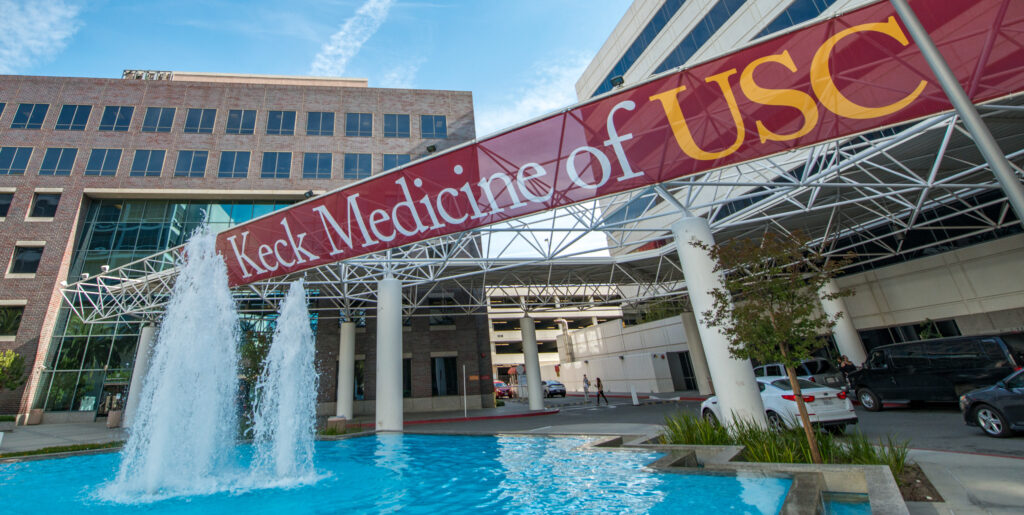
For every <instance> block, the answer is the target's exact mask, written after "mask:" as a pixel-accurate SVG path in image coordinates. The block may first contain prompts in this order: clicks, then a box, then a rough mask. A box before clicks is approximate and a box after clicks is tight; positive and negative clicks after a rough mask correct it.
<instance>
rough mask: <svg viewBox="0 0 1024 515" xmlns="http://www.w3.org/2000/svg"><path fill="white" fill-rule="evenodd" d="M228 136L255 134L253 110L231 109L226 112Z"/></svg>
mask: <svg viewBox="0 0 1024 515" xmlns="http://www.w3.org/2000/svg"><path fill="white" fill-rule="evenodd" d="M224 132H226V133H228V134H254V133H255V132H256V110H255V109H232V110H230V111H228V126H227V129H226V130H225V131H224Z"/></svg>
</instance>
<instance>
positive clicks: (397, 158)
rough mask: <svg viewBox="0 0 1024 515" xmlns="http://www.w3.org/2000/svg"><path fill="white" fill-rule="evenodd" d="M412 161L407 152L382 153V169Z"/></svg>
mask: <svg viewBox="0 0 1024 515" xmlns="http://www.w3.org/2000/svg"><path fill="white" fill-rule="evenodd" d="M409 161H412V156H410V155H409V154H384V170H390V169H392V168H397V167H399V166H402V165H404V164H406V163H408V162H409Z"/></svg>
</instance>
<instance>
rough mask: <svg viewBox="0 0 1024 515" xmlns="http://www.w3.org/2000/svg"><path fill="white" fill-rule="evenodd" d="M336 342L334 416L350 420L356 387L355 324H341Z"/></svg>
mask: <svg viewBox="0 0 1024 515" xmlns="http://www.w3.org/2000/svg"><path fill="white" fill-rule="evenodd" d="M339 336H340V338H339V342H338V403H337V410H336V413H335V414H336V415H337V416H339V417H341V418H343V419H345V420H352V415H353V400H352V399H353V398H354V397H355V391H354V390H355V387H356V377H355V376H356V323H355V322H342V323H341V331H340V335H339Z"/></svg>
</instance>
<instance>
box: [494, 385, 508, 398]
mask: <svg viewBox="0 0 1024 515" xmlns="http://www.w3.org/2000/svg"><path fill="white" fill-rule="evenodd" d="M494 396H495V397H497V398H499V399H511V398H512V387H510V386H509V385H507V384H505V382H504V381H495V382H494Z"/></svg>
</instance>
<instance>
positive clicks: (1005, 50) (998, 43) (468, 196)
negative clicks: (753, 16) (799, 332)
mask: <svg viewBox="0 0 1024 515" xmlns="http://www.w3.org/2000/svg"><path fill="white" fill-rule="evenodd" d="M911 4H912V6H913V7H914V8H915V10H916V11H917V13H918V16H919V17H920V19H921V22H922V24H923V25H924V26H925V28H926V29H927V30H928V32H929V33H930V34H931V36H932V38H933V39H934V40H935V43H936V45H937V46H938V47H939V50H940V51H941V52H942V54H943V55H944V56H945V58H946V60H947V61H948V63H949V65H950V67H951V68H952V70H953V72H954V73H955V74H956V76H957V77H958V78H959V80H960V83H961V84H962V85H963V87H964V89H965V90H966V91H967V92H968V94H969V95H970V96H971V98H972V99H974V101H976V102H978V101H984V100H989V99H993V98H998V97H1002V96H1006V95H1009V94H1012V93H1016V92H1019V91H1022V90H1024V46H1022V45H1021V44H1020V43H1019V41H1020V40H1021V37H1022V35H1024V2H1022V1H1020V0H977V1H969V2H968V1H963V0H959V1H957V0H917V1H914V2H912V3H911ZM951 108H952V107H951V105H950V103H949V101H948V100H947V99H946V96H945V94H943V92H942V90H941V88H940V87H939V85H938V84H937V83H936V80H935V77H934V75H933V74H932V72H931V70H930V69H929V68H928V65H927V63H926V62H925V60H924V58H923V57H922V55H921V53H920V51H919V50H918V48H917V46H916V45H915V44H914V43H913V41H912V40H910V38H909V36H908V34H907V31H906V29H905V28H904V27H903V25H902V24H901V22H900V21H899V18H898V16H897V15H896V14H895V12H894V11H893V9H892V7H891V6H890V4H889V2H880V3H877V4H874V5H870V6H867V7H864V8H862V9H859V10H856V11H853V12H850V13H847V14H845V15H843V16H840V17H838V18H833V19H830V20H827V21H824V22H821V23H818V24H816V25H812V26H809V27H807V28H805V29H802V30H799V31H796V32H792V33H789V34H786V35H783V36H780V37H777V38H774V39H771V40H768V41H765V42H763V43H760V44H758V45H755V46H751V47H748V48H745V49H742V50H739V51H736V52H734V53H732V54H729V55H727V56H724V57H721V58H719V59H715V60H713V61H710V62H706V63H703V64H700V65H697V66H693V67H691V68H689V69H686V70H683V71H680V72H678V73H674V74H671V75H668V76H665V77H661V78H659V79H656V80H653V81H651V82H647V83H644V84H641V85H638V86H635V87H633V88H630V89H625V90H622V91H620V92H618V93H616V94H614V95H610V96H607V97H603V98H600V99H598V100H595V101H593V102H589V103H586V104H583V105H580V106H578V107H575V108H573V109H571V110H569V111H566V112H564V113H560V114H555V115H552V116H550V117H548V118H545V119H542V120H539V121H537V122H534V123H531V124H529V125H526V126H523V127H520V128H517V129H515V130H512V131H509V132H506V133H503V134H499V135H497V136H494V137H492V138H490V139H487V140H484V141H479V142H476V143H473V144H468V145H464V146H462V147H459V148H457V149H455V150H453V151H450V152H447V153H444V154H441V155H438V156H436V157H434V158H433V159H430V160H427V161H424V162H421V163H417V164H415V165H412V166H409V167H407V168H404V169H401V170H397V171H394V172H392V173H386V174H382V175H379V176H375V177H372V178H370V179H368V180H365V181H362V182H359V183H356V184H352V185H350V186H348V187H345V188H342V189H339V190H336V191H333V192H331V193H328V194H326V195H323V196H321V197H318V198H315V199H311V200H309V201H306V202H302V203H300V204H296V205H295V206H291V207H289V208H288V209H284V210H282V211H279V212H277V213H274V214H272V215H269V216H266V217H264V218H260V219H258V220H253V221H251V222H249V223H246V224H243V225H240V226H238V227H235V228H232V229H230V230H227V231H224V232H222V233H221V234H219V235H218V237H217V244H218V250H219V251H220V252H221V253H222V254H223V256H224V257H225V259H226V261H227V265H228V270H229V275H230V278H229V280H230V284H231V285H233V286H237V285H241V284H247V283H250V282H253V281H258V280H260V279H266V278H269V277H274V276H279V275H283V274H286V273H290V272H295V271H298V270H303V269H306V268H310V267H314V266H318V265H322V264H325V263H330V262H334V261H340V260H343V259H347V258H351V257H354V256H359V255H363V254H367V253H371V252H378V251H382V250H386V249H389V248H393V247H398V246H401V245H405V244H409V243H413V242H416V241H421V240H425V239H429V238H433V237H437V236H442V235H446V234H452V233H456V232H460V231H466V230H470V229H474V228H477V227H481V226H484V225H488V224H494V223H497V222H502V221H505V220H509V219H511V218H516V217H521V216H524V215H528V214H531V213H536V212H539V211H545V210H550V209H554V208H557V207H561V206H565V205H568V204H572V203H576V202H582V201H587V200H592V199H595V198H598V197H601V196H604V195H610V194H613V193H620V192H623V191H627V190H632V189H636V188H641V187H644V186H649V185H652V184H657V183H660V182H663V181H668V180H671V179H676V178H679V177H683V176H687V175H692V174H696V173H700V172H705V171H709V170H713V169H715V168H720V167H723V166H727V165H733V164H737V163H741V162H744V161H750V160H754V159H758V158H762V157H765V156H769V155H772V154H777V153H780V152H785V151H787V150H791V149H794V148H799V147H803V146H807V145H811V144H814V143H819V142H822V141H827V140H832V139H836V138H842V137H846V136H851V135H854V134H857V133H861V132H865V131H869V130H872V129H876V128H878V127H884V126H889V125H893V124H898V123H903V122H906V121H909V120H914V119H918V118H922V117H926V116H930V115H934V114H937V113H940V112H943V111H948V110H950V109H951Z"/></svg>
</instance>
